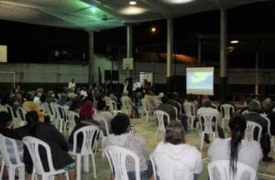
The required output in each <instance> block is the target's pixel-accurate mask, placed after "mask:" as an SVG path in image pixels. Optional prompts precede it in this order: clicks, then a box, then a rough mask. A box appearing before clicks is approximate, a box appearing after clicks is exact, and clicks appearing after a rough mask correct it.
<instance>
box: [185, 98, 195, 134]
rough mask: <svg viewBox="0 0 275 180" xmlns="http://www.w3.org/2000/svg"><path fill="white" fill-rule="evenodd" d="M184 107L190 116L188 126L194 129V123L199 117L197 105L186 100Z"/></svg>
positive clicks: (186, 113)
mask: <svg viewBox="0 0 275 180" xmlns="http://www.w3.org/2000/svg"><path fill="white" fill-rule="evenodd" d="M183 109H184V112H185V115H186V116H187V118H188V126H189V128H190V129H193V124H194V121H195V119H196V117H197V110H196V106H195V104H193V103H189V102H185V103H183Z"/></svg>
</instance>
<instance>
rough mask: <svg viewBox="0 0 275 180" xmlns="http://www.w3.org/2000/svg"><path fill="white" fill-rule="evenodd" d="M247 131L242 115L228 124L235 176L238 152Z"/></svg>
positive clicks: (233, 118) (238, 115)
mask: <svg viewBox="0 0 275 180" xmlns="http://www.w3.org/2000/svg"><path fill="white" fill-rule="evenodd" d="M245 129H246V119H245V118H244V116H243V115H241V114H235V115H233V116H232V117H231V118H230V120H229V124H228V130H229V133H230V134H231V141H230V169H231V172H233V176H234V175H235V172H236V171H237V162H238V153H239V152H238V151H239V146H240V144H241V142H242V139H243V137H244V133H245Z"/></svg>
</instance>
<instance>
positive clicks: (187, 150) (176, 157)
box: [152, 121, 203, 180]
mask: <svg viewBox="0 0 275 180" xmlns="http://www.w3.org/2000/svg"><path fill="white" fill-rule="evenodd" d="M185 134H186V133H185V130H184V127H183V126H182V124H181V123H180V122H178V121H171V122H170V123H169V124H168V125H167V127H166V133H165V140H164V142H163V141H161V142H160V143H159V144H158V145H157V147H156V148H155V149H154V151H153V153H152V155H153V156H154V155H166V156H168V157H169V158H170V159H171V160H172V161H173V163H175V167H176V169H174V180H180V179H182V178H183V177H184V174H182V173H183V172H184V171H183V169H184V168H188V170H189V171H190V172H192V176H190V178H189V180H193V179H194V180H197V179H198V174H200V173H201V172H202V169H203V164H202V157H201V153H200V152H199V151H198V149H197V148H196V147H194V146H191V145H189V144H188V143H187V140H186V136H185Z"/></svg>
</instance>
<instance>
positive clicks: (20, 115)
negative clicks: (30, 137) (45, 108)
mask: <svg viewBox="0 0 275 180" xmlns="http://www.w3.org/2000/svg"><path fill="white" fill-rule="evenodd" d="M26 114H27V110H26V109H25V108H23V107H18V108H17V110H16V115H17V118H18V119H20V120H19V121H20V126H24V125H25V124H27V121H26V117H25V116H26Z"/></svg>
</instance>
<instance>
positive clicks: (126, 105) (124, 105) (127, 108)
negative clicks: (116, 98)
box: [120, 97, 135, 118]
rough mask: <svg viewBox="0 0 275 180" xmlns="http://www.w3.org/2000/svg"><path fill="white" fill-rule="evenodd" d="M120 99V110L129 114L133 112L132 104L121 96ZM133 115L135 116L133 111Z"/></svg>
mask: <svg viewBox="0 0 275 180" xmlns="http://www.w3.org/2000/svg"><path fill="white" fill-rule="evenodd" d="M120 100H121V103H122V106H121V110H122V112H124V113H126V114H127V115H129V116H130V114H131V113H132V112H134V110H133V105H132V104H131V103H130V102H129V101H127V100H125V99H124V98H123V97H122V98H121V99H120ZM133 115H134V116H133V118H135V113H133Z"/></svg>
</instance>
